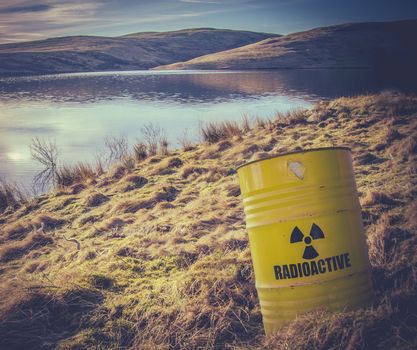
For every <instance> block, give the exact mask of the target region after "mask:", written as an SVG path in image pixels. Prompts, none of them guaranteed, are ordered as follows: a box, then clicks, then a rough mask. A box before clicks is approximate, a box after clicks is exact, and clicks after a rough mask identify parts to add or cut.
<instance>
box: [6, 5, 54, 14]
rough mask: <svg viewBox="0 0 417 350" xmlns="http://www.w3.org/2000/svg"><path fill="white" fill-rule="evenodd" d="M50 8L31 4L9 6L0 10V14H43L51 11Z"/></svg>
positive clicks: (49, 6)
mask: <svg viewBox="0 0 417 350" xmlns="http://www.w3.org/2000/svg"><path fill="white" fill-rule="evenodd" d="M51 8H52V6H51V5H48V4H33V5H27V6H25V5H23V6H10V7H3V8H0V13H21V12H43V11H47V10H49V9H51Z"/></svg>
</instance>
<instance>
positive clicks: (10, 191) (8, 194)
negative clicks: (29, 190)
mask: <svg viewBox="0 0 417 350" xmlns="http://www.w3.org/2000/svg"><path fill="white" fill-rule="evenodd" d="M25 201H26V195H25V194H24V192H23V191H22V190H21V189H20V188H19V187H18V186H17V185H12V184H10V183H6V182H4V181H1V180H0V213H2V212H4V211H5V210H6V209H7V208H16V207H18V206H19V205H20V204H22V203H24V202H25Z"/></svg>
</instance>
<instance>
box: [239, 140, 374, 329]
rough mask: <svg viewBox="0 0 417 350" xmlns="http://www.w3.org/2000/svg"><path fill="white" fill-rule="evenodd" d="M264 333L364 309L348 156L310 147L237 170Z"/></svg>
mask: <svg viewBox="0 0 417 350" xmlns="http://www.w3.org/2000/svg"><path fill="white" fill-rule="evenodd" d="M237 172H238V175H239V181H240V188H241V193H242V197H243V204H244V210H245V217H246V227H247V231H248V234H249V243H250V249H251V255H252V262H253V267H254V271H255V280H256V288H257V291H258V296H259V301H260V305H261V311H262V317H263V323H264V328H265V332H266V334H267V335H269V334H271V333H273V332H274V331H276V330H277V329H279V328H280V327H281V326H283V325H285V324H286V323H288V322H290V321H291V320H293V319H294V318H295V317H296V316H297V315H301V314H303V313H305V312H307V311H311V310H317V309H327V310H330V311H338V310H345V309H352V308H356V307H362V306H367V305H370V304H371V303H372V298H373V288H372V282H371V277H370V265H369V258H368V251H367V246H366V240H365V234H364V230H363V224H362V217H361V208H360V204H359V199H358V195H357V190H356V184H355V177H354V171H353V165H352V157H351V151H350V149H349V148H346V147H329V148H318V149H311V150H306V151H300V152H292V153H286V154H282V155H278V156H274V157H270V158H266V159H259V160H255V161H252V162H249V163H246V164H244V165H242V166H240V167H239V168H238V169H237Z"/></svg>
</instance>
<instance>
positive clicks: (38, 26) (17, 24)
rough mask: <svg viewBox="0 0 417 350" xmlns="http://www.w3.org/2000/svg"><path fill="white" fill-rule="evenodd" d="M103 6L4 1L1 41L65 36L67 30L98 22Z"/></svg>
mask: <svg viewBox="0 0 417 350" xmlns="http://www.w3.org/2000/svg"><path fill="white" fill-rule="evenodd" d="M100 6H101V2H99V1H95V2H84V1H82V0H61V1H56V0H39V1H37V2H33V1H29V0H15V1H11V0H4V1H2V2H1V3H0V38H1V41H3V42H10V41H23V40H34V39H41V38H45V37H48V36H53V35H64V33H65V30H66V29H68V28H71V27H75V26H79V25H82V24H84V23H89V22H91V21H95V20H97V18H96V16H95V14H96V11H97V9H98V8H99V7H100Z"/></svg>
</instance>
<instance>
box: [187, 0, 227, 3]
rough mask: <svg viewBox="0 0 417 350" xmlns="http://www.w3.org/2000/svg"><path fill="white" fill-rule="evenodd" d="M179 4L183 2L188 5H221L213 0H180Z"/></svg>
mask: <svg viewBox="0 0 417 350" xmlns="http://www.w3.org/2000/svg"><path fill="white" fill-rule="evenodd" d="M180 2H185V3H189V4H221V1H215V0H180Z"/></svg>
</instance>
